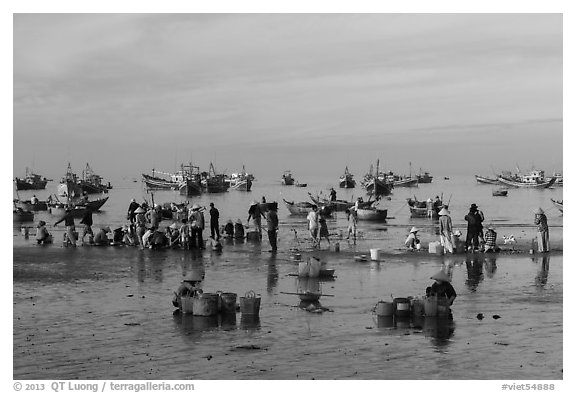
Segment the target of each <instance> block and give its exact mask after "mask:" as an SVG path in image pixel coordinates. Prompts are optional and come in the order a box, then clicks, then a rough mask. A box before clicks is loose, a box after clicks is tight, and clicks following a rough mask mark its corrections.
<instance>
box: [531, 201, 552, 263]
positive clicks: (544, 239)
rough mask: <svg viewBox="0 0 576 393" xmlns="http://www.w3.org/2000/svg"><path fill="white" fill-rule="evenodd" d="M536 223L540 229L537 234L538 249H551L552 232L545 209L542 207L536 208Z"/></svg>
mask: <svg viewBox="0 0 576 393" xmlns="http://www.w3.org/2000/svg"><path fill="white" fill-rule="evenodd" d="M534 224H536V229H537V230H538V233H537V236H536V238H537V239H538V251H539V252H548V251H550V232H549V229H548V218H547V217H546V214H544V210H542V208H541V207H539V208H538V209H536V210H534Z"/></svg>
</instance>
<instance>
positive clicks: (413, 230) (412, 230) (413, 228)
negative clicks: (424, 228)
mask: <svg viewBox="0 0 576 393" xmlns="http://www.w3.org/2000/svg"><path fill="white" fill-rule="evenodd" d="M414 232H418V228H416V227H412V229H410V233H414Z"/></svg>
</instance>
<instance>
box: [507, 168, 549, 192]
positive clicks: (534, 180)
mask: <svg viewBox="0 0 576 393" xmlns="http://www.w3.org/2000/svg"><path fill="white" fill-rule="evenodd" d="M498 181H499V182H500V183H502V184H504V185H506V186H510V187H519V188H537V189H540V188H548V187H550V186H551V185H552V184H554V182H555V181H556V178H555V177H552V178H545V177H544V171H542V170H532V171H530V172H529V173H528V174H526V175H521V176H519V179H517V178H512V177H504V176H498Z"/></svg>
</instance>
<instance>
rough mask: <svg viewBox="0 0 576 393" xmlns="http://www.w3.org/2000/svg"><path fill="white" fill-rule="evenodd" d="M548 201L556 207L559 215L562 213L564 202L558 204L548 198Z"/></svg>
mask: <svg viewBox="0 0 576 393" xmlns="http://www.w3.org/2000/svg"><path fill="white" fill-rule="evenodd" d="M550 200H551V201H552V203H553V204H554V206H556V208H557V209H558V210H560V213H564V202H560V201H557V200H555V199H552V198H550Z"/></svg>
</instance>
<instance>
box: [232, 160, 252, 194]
mask: <svg viewBox="0 0 576 393" xmlns="http://www.w3.org/2000/svg"><path fill="white" fill-rule="evenodd" d="M253 180H254V175H252V174H251V173H246V170H245V169H244V165H243V166H242V172H240V173H233V174H232V175H230V188H231V189H233V190H240V191H250V189H251V188H252V181H253Z"/></svg>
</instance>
